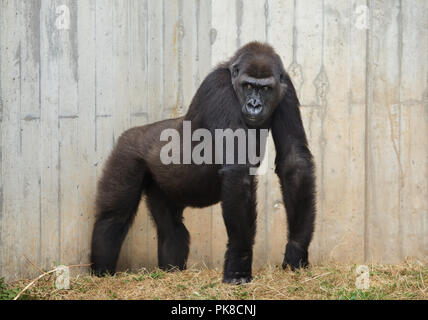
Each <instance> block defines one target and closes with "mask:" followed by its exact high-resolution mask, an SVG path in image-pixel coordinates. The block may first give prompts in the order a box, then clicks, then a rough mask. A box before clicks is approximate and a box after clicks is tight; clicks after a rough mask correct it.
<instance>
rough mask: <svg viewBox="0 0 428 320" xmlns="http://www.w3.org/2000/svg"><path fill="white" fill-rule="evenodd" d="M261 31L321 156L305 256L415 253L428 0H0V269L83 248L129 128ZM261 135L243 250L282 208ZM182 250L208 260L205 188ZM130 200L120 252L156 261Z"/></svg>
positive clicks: (136, 262) (418, 253)
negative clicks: (250, 228)
mask: <svg viewBox="0 0 428 320" xmlns="http://www.w3.org/2000/svg"><path fill="white" fill-rule="evenodd" d="M251 40H261V41H268V42H269V43H271V44H272V45H273V46H274V47H275V48H276V50H277V51H278V52H279V54H280V55H281V57H282V59H283V62H284V65H285V66H286V67H287V69H288V72H289V73H290V75H291V77H292V79H293V81H294V84H295V87H296V89H297V90H298V94H299V98H300V101H301V104H302V106H301V112H302V115H303V118H304V119H303V120H304V125H305V128H306V131H307V134H308V137H309V141H310V148H311V150H312V151H313V153H314V156H315V160H316V169H317V185H318V195H317V202H318V215H317V220H316V231H315V236H314V240H313V242H312V244H311V247H310V256H311V261H312V262H314V263H320V262H324V261H330V260H337V261H341V262H363V261H366V262H371V261H377V262H385V263H394V262H399V261H401V260H403V259H404V258H405V257H407V256H412V257H417V258H419V259H421V260H426V259H427V256H428V138H427V137H428V2H427V1H422V0H383V1H374V0H369V1H362V0H349V1H339V0H336V1H334V0H323V1H312V0H311V1H310V0H299V1H296V0H294V1H293V0H236V1H235V0H233V1H232V0H215V1H208V0H178V1H170V0H168V1H167V0H164V1H157V0H156V1H155V0H143V1H142V0H128V1H126V0H121V1H119V0H115V1H113V0H96V1H95V0H91V1H90V0H87V1H86V0H85V1H83V0H81V1H71V0H68V1H67V0H61V1H60V0H43V1H40V0H39V1H23V0H16V1H12V0H0V94H1V99H0V107H1V109H0V110H1V117H0V121H1V122H0V124H1V133H0V135H1V162H0V166H1V179H0V187H1V189H0V191H1V196H0V200H1V204H0V227H1V228H0V276H5V277H6V278H7V279H13V278H18V277H30V276H33V275H35V274H37V272H38V271H37V270H36V269H35V268H33V267H32V266H31V265H30V264H29V263H27V261H26V260H25V257H24V255H25V256H26V257H28V258H29V259H30V260H31V261H33V262H34V263H36V264H37V265H39V266H41V267H42V268H49V267H51V266H52V264H53V263H64V264H78V263H87V262H88V257H89V244H90V236H91V230H92V224H93V220H94V219H93V209H94V194H95V186H96V181H97V179H98V177H99V176H100V173H101V170H102V167H103V164H104V161H105V159H106V157H107V155H108V153H109V151H110V150H111V148H112V146H113V144H114V143H115V140H117V138H118V136H119V135H120V134H121V132H123V131H124V130H125V129H127V128H129V127H131V126H137V125H143V124H146V123H149V122H152V121H156V120H160V119H164V118H168V117H173V116H178V115H182V114H184V113H185V112H186V109H187V106H188V104H189V101H190V100H191V98H192V95H193V94H194V92H195V90H196V88H197V87H198V85H199V84H200V82H201V80H202V79H203V78H204V77H205V76H206V75H207V73H208V72H209V71H210V69H211V68H212V67H213V66H215V65H216V64H217V63H219V62H220V61H222V60H224V59H226V58H228V57H229V56H231V55H232V54H233V52H234V51H235V50H236V49H237V48H238V47H239V46H241V45H243V44H245V43H247V42H249V41H251ZM274 154H275V152H274V148H273V144H272V143H271V144H270V145H269V173H268V174H267V175H265V176H262V177H260V183H259V190H258V203H259V210H258V230H257V237H256V244H255V259H254V264H255V267H256V268H257V267H260V266H262V265H264V264H265V263H271V264H278V263H280V262H282V255H283V251H284V246H285V239H286V221H285V213H284V206H283V204H282V199H281V195H280V191H279V185H278V181H277V178H276V176H275V175H274V172H273V170H274V169H273V159H274ZM185 223H186V225H187V226H188V228H189V229H190V232H191V236H192V246H191V253H190V261H189V264H194V263H198V262H201V261H204V262H205V264H206V265H208V266H210V267H221V265H222V261H223V254H224V249H225V228H224V225H223V221H222V216H221V212H220V208H219V206H214V207H211V208H206V209H203V210H193V209H192V210H186V211H185ZM156 260H157V258H156V234H155V230H154V228H153V226H152V223H151V221H150V218H149V216H148V214H147V210H146V208H145V205H144V203H142V205H141V206H140V210H139V212H138V215H137V218H136V221H135V223H134V226H133V227H132V229H131V231H130V233H129V235H128V237H127V239H126V241H125V244H124V246H123V249H122V252H121V257H120V263H119V264H120V268H121V269H136V268H141V267H153V266H155V265H156Z"/></svg>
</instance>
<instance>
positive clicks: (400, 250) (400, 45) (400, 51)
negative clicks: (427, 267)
mask: <svg viewBox="0 0 428 320" xmlns="http://www.w3.org/2000/svg"><path fill="white" fill-rule="evenodd" d="M397 24H398V39H397V41H398V85H399V90H398V122H399V123H398V157H397V158H398V159H397V160H398V166H399V169H400V170H399V172H398V174H399V177H398V181H399V183H398V244H399V245H398V254H399V259H400V261H401V260H402V259H403V226H402V219H401V200H402V199H401V197H402V193H401V190H402V185H403V178H404V177H403V169H402V165H401V129H402V128H401V82H402V59H403V2H402V0H399V11H398V15H397Z"/></svg>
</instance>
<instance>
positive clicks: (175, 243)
mask: <svg viewBox="0 0 428 320" xmlns="http://www.w3.org/2000/svg"><path fill="white" fill-rule="evenodd" d="M146 194H147V203H148V207H149V210H150V213H151V214H152V217H153V220H154V221H155V224H156V229H157V234H158V264H159V268H161V269H163V270H168V271H172V270H175V269H179V270H184V269H186V262H187V257H188V255H189V241H190V236H189V232H188V231H187V229H186V227H185V226H184V224H183V208H179V207H177V206H175V205H174V204H173V203H172V202H171V200H169V199H168V198H167V196H166V195H165V194H164V193H163V191H162V190H160V188H159V187H158V186H157V185H155V184H153V185H151V186H150V187H149V189H148V190H147V193H146Z"/></svg>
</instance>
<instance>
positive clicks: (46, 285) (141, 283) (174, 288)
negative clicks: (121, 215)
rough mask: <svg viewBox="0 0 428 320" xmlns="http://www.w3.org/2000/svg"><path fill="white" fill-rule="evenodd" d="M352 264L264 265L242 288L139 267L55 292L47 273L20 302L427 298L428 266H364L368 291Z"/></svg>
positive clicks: (9, 287)
mask: <svg viewBox="0 0 428 320" xmlns="http://www.w3.org/2000/svg"><path fill="white" fill-rule="evenodd" d="M357 267H358V266H357V265H345V264H325V265H315V266H311V267H309V268H308V269H305V270H301V271H298V272H292V271H290V270H282V268H280V267H277V266H268V267H266V268H264V269H262V270H259V271H257V272H255V273H254V274H253V276H254V279H253V281H252V282H251V283H249V284H245V285H227V284H223V283H222V281H221V280H222V273H221V270H217V269H214V270H213V269H208V268H204V267H191V268H189V269H188V270H186V271H184V272H179V271H177V272H163V271H161V270H150V271H148V270H145V269H142V270H140V271H139V272H137V273H130V272H129V273H128V272H124V273H118V274H116V275H114V276H107V277H104V278H98V277H94V276H89V275H78V276H75V277H72V279H71V288H70V289H69V290H58V289H56V288H55V279H54V276H53V275H48V276H45V277H44V278H41V279H40V280H38V281H36V282H35V283H34V284H33V285H32V286H30V287H29V289H28V290H26V291H25V292H23V293H22V295H21V297H20V299H43V300H45V299H54V300H56V299H60V300H67V299H79V300H81V299H85V300H86V299H90V300H98V299H108V300H110V299H153V300H157V299H191V300H193V299H198V300H205V299H212V300H220V299H234V300H250V299H269V300H276V299H346V300H348V299H350V300H355V299H425V300H426V299H428V290H427V287H428V266H427V265H424V264H422V263H421V262H419V261H408V262H405V263H403V264H399V265H375V264H373V265H368V267H369V271H370V274H369V280H370V283H369V285H370V287H369V288H368V289H367V290H363V289H357V287H356V279H357V278H358V275H357V273H356V270H357ZM32 280H34V279H29V280H20V281H16V282H13V283H9V284H5V283H4V282H0V297H1V298H2V299H13V298H14V297H15V296H16V295H17V294H18V293H19V292H20V291H22V289H23V288H24V287H25V286H26V285H28V284H29V283H30V282H31V281H32Z"/></svg>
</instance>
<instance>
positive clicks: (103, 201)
mask: <svg viewBox="0 0 428 320" xmlns="http://www.w3.org/2000/svg"><path fill="white" fill-rule="evenodd" d="M129 150H130V149H129V147H128V146H127V145H126V143H121V141H120V140H119V143H118V145H117V147H116V148H115V149H114V151H113V153H112V154H111V156H110V158H109V160H108V162H107V165H106V167H105V169H104V172H103V176H102V178H101V180H100V182H99V184H98V190H97V199H96V206H97V209H96V210H97V217H96V221H95V225H94V230H93V234H92V248H91V262H92V271H93V272H94V273H95V274H96V275H103V274H106V273H109V274H114V272H115V270H116V263H117V259H118V256H119V252H120V248H121V246H122V243H123V240H124V239H125V236H126V234H127V232H128V229H129V227H130V226H131V224H132V222H133V220H134V217H135V213H136V211H137V209H138V205H139V202H140V199H141V194H142V191H143V188H144V186H145V184H146V182H147V181H145V180H147V179H148V178H149V177H148V175H147V173H145V165H144V163H142V162H141V161H140V160H139V159H138V158H137V157H136V156H135V154H132V153H130V151H129Z"/></svg>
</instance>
